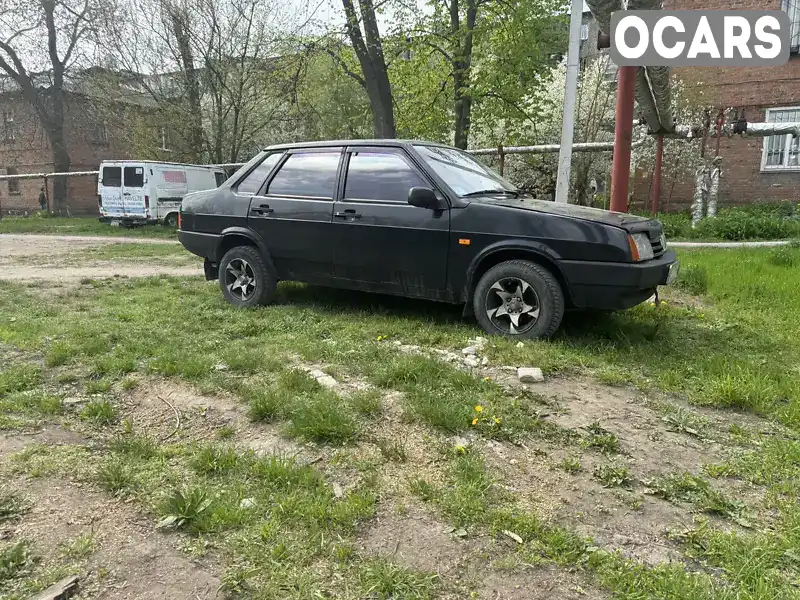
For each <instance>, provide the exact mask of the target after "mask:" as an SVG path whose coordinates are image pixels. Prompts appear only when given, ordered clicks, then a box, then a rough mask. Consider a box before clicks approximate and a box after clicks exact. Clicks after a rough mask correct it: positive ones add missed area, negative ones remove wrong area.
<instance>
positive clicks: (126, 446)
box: [108, 433, 158, 460]
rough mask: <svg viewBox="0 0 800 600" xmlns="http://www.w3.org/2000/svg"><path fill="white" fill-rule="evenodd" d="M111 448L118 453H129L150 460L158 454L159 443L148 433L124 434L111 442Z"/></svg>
mask: <svg viewBox="0 0 800 600" xmlns="http://www.w3.org/2000/svg"><path fill="white" fill-rule="evenodd" d="M108 446H109V449H110V450H111V451H112V452H115V453H118V454H127V455H128V456H132V457H135V458H139V459H142V460H148V459H150V458H153V457H154V456H155V455H156V454H158V443H157V442H156V441H155V440H154V439H153V438H151V437H150V436H148V435H135V434H132V433H131V434H123V435H119V436H117V437H115V438H114V439H113V440H111V442H109V445H108Z"/></svg>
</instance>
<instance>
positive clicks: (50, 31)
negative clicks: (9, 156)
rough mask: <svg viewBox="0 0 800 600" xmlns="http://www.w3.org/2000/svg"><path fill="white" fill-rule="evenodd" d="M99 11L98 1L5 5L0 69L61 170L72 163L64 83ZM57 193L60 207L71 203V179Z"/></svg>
mask: <svg viewBox="0 0 800 600" xmlns="http://www.w3.org/2000/svg"><path fill="white" fill-rule="evenodd" d="M99 10H100V5H99V2H98V0H11V1H10V2H7V3H5V4H4V5H3V8H2V9H0V71H2V72H4V73H5V74H6V75H8V77H10V78H11V79H12V80H13V81H14V82H15V83H16V85H17V86H18V87H19V89H20V91H21V92H22V95H23V97H24V98H25V99H26V101H28V102H29V103H30V104H31V106H33V108H34V111H35V112H36V116H37V118H38V119H39V121H40V123H41V126H42V128H43V129H44V131H45V133H46V135H47V138H48V140H49V142H50V147H51V151H52V157H53V168H54V169H55V171H56V172H59V173H61V172H67V171H69V169H70V165H71V162H72V161H71V159H70V155H69V149H68V140H67V139H66V136H65V133H64V116H65V105H66V92H67V90H66V87H65V83H66V80H67V77H68V74H69V72H70V69H71V68H72V67H73V65H74V64H75V62H76V61H77V60H78V59H79V58H80V57H81V53H82V51H83V47H82V46H83V44H84V43H88V40H87V38H88V34H89V33H90V31H91V28H92V25H93V23H94V21H95V18H96V15H97V12H98V11H99ZM53 195H54V207H55V209H56V210H57V211H61V210H62V209H64V208H66V205H67V181H66V178H64V177H58V178H56V179H55V181H54V186H53Z"/></svg>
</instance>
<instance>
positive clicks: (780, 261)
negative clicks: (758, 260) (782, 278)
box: [769, 246, 800, 267]
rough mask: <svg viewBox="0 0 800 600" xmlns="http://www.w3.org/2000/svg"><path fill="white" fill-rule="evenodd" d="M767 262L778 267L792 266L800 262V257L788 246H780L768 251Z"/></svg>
mask: <svg viewBox="0 0 800 600" xmlns="http://www.w3.org/2000/svg"><path fill="white" fill-rule="evenodd" d="M769 262H770V264H772V265H776V266H778V267H794V266H795V265H797V264H799V263H800V257H798V253H797V251H796V250H795V249H793V248H791V247H790V246H780V247H778V248H775V249H774V250H772V251H771V252H770V253H769Z"/></svg>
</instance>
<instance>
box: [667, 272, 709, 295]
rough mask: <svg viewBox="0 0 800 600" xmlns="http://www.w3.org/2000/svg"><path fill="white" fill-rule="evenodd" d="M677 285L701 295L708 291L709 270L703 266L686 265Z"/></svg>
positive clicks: (691, 292)
mask: <svg viewBox="0 0 800 600" xmlns="http://www.w3.org/2000/svg"><path fill="white" fill-rule="evenodd" d="M675 285H676V286H677V287H679V288H680V289H682V290H685V291H687V292H689V293H690V294H694V295H695V296H700V295H701V294H705V293H706V292H707V291H708V272H706V270H705V269H704V268H703V267H695V266H687V267H684V268H683V269H681V272H680V274H679V275H678V280H677V281H676V282H675Z"/></svg>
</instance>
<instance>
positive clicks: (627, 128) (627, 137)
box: [610, 67, 639, 212]
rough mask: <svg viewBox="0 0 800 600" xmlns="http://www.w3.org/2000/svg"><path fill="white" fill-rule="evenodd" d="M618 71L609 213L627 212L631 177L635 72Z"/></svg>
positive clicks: (624, 69) (629, 69)
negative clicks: (610, 211)
mask: <svg viewBox="0 0 800 600" xmlns="http://www.w3.org/2000/svg"><path fill="white" fill-rule="evenodd" d="M638 68H639V67H620V68H619V79H618V81H617V122H616V126H615V128H614V131H615V134H614V166H613V168H612V170H611V206H610V208H611V210H614V211H617V212H627V211H628V184H629V180H630V176H631V142H632V141H633V99H634V90H635V87H636V70H637V69H638Z"/></svg>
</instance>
